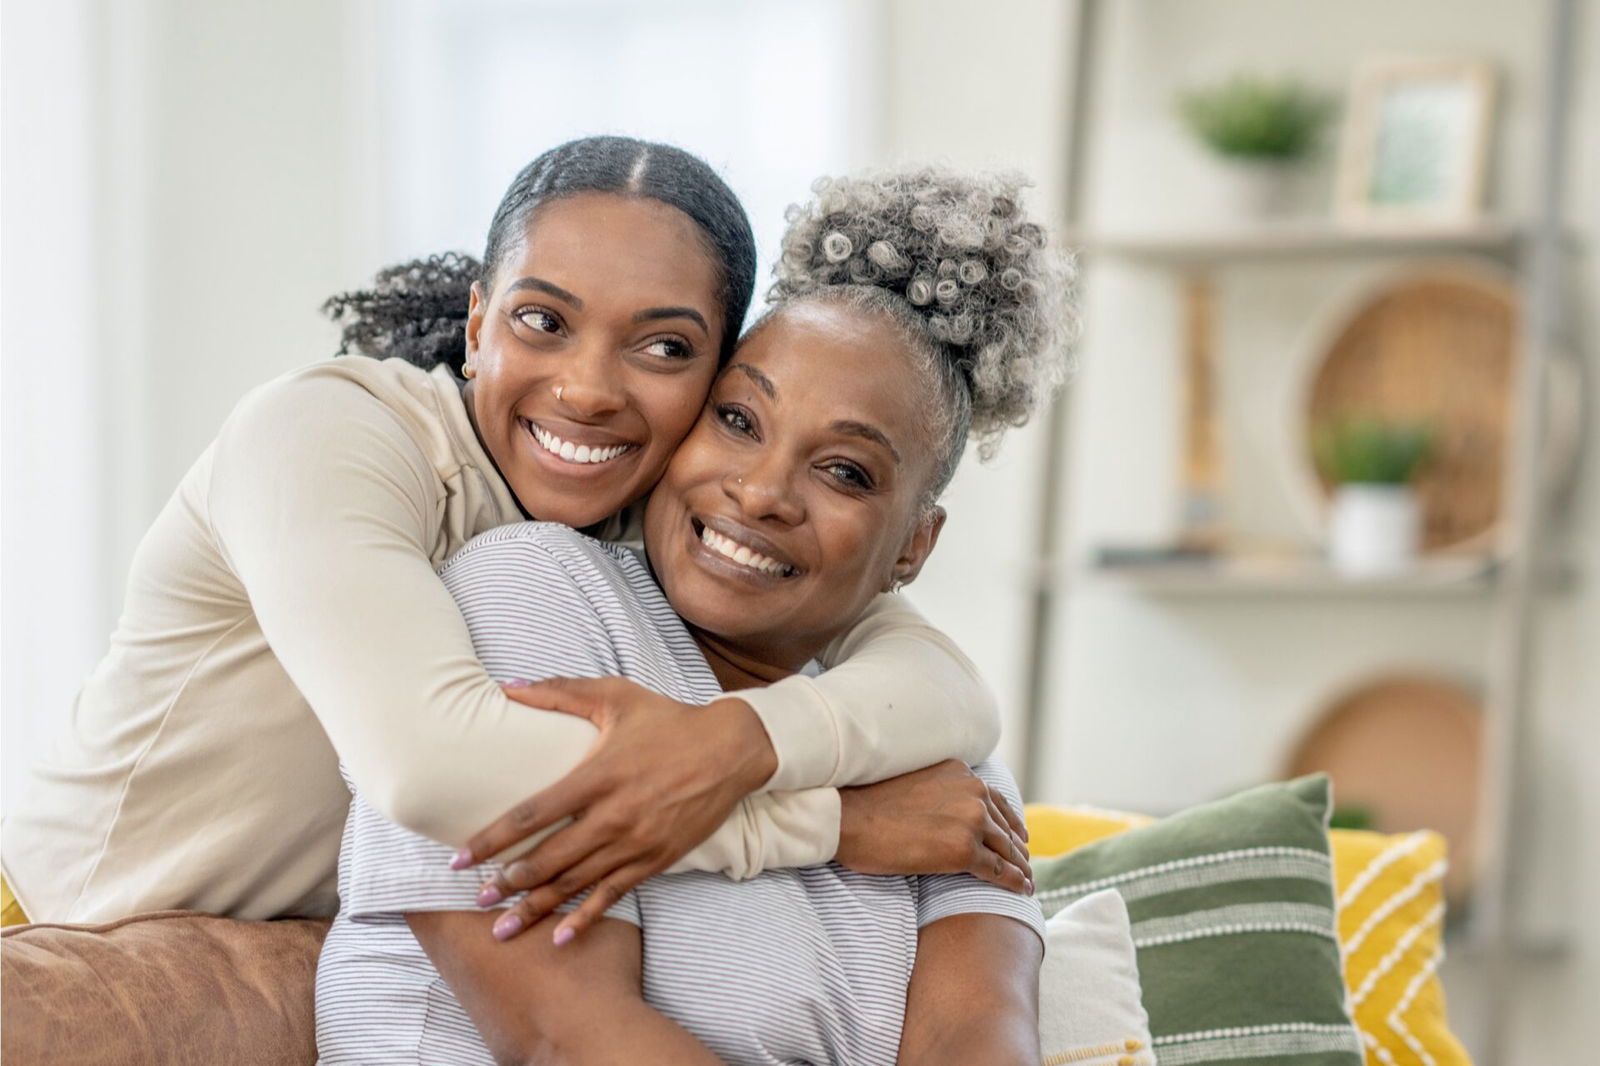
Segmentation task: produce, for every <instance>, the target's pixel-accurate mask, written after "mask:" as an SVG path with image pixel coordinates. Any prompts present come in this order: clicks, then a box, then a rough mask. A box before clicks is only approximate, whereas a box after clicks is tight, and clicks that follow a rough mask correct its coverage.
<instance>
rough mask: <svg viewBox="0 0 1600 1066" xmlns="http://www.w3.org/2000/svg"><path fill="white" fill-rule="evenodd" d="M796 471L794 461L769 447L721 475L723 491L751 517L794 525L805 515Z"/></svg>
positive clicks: (747, 516)
mask: <svg viewBox="0 0 1600 1066" xmlns="http://www.w3.org/2000/svg"><path fill="white" fill-rule="evenodd" d="M796 475H797V470H796V464H795V463H793V462H791V461H789V460H788V459H786V458H785V457H784V456H782V455H779V454H776V453H775V452H773V451H772V450H770V449H768V450H764V452H763V454H761V455H758V456H754V457H752V458H751V460H750V461H749V462H744V463H739V464H737V465H736V466H734V467H733V468H731V469H730V470H729V471H728V473H727V474H726V475H725V476H724V477H723V479H722V491H723V492H725V493H726V494H727V495H728V498H729V499H731V500H733V501H734V502H735V503H736V504H738V506H739V510H740V512H741V513H743V515H744V516H745V517H746V518H748V519H750V520H751V521H762V520H766V521H774V522H780V523H782V524H784V525H786V526H796V525H799V524H800V523H801V522H803V521H805V516H806V509H805V500H804V496H803V495H802V494H801V492H800V491H799V485H798V483H797V476H796Z"/></svg>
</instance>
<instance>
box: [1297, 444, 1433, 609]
mask: <svg viewBox="0 0 1600 1066" xmlns="http://www.w3.org/2000/svg"><path fill="white" fill-rule="evenodd" d="M1432 440H1433V434H1432V432H1431V431H1430V429H1429V428H1428V427H1427V426H1425V425H1422V424H1420V423H1416V422H1393V421H1384V420H1382V419H1377V418H1348V419H1343V420H1340V421H1337V422H1334V423H1331V424H1329V425H1326V426H1324V427H1323V428H1322V429H1321V430H1320V431H1319V432H1318V433H1317V434H1316V436H1315V438H1314V442H1315V444H1314V447H1315V452H1316V459H1317V466H1318V468H1319V469H1320V470H1321V472H1322V476H1323V477H1324V478H1326V479H1327V480H1328V481H1330V482H1333V483H1334V484H1335V485H1337V486H1338V488H1337V489H1336V490H1335V492H1334V496H1333V505H1332V508H1331V510H1330V512H1329V516H1328V559H1329V562H1330V563H1332V565H1333V567H1334V569H1335V570H1338V571H1340V572H1341V573H1345V574H1349V575H1350V576H1352V577H1379V576H1383V575H1389V574H1395V573H1400V572H1403V571H1405V570H1406V569H1408V568H1409V567H1410V566H1411V565H1412V564H1413V563H1414V562H1415V561H1416V558H1417V547H1418V545H1419V543H1420V542H1421V535H1422V509H1421V506H1420V505H1419V503H1418V501H1417V494H1416V492H1415V490H1414V489H1413V488H1412V487H1411V481H1412V479H1413V478H1414V477H1415V476H1416V474H1417V471H1418V470H1419V469H1421V467H1422V464H1423V463H1424V462H1426V460H1427V458H1428V453H1429V451H1430V450H1431V449H1432Z"/></svg>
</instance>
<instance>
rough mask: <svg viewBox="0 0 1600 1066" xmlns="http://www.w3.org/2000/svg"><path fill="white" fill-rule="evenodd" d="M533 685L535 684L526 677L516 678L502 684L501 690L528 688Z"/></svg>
mask: <svg viewBox="0 0 1600 1066" xmlns="http://www.w3.org/2000/svg"><path fill="white" fill-rule="evenodd" d="M531 684H533V682H532V681H529V680H528V679H527V678H525V677H514V678H512V679H511V680H510V681H502V682H500V687H501V688H527V687H528V686H529V685H531Z"/></svg>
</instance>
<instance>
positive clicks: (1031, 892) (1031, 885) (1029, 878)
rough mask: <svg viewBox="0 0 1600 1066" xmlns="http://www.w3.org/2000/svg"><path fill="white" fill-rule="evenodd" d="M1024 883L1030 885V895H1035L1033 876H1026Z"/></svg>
mask: <svg viewBox="0 0 1600 1066" xmlns="http://www.w3.org/2000/svg"><path fill="white" fill-rule="evenodd" d="M1022 883H1023V884H1025V885H1027V886H1028V895H1030V896H1031V895H1033V878H1031V877H1028V878H1024V879H1023V882H1022Z"/></svg>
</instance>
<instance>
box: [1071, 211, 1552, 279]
mask: <svg viewBox="0 0 1600 1066" xmlns="http://www.w3.org/2000/svg"><path fill="white" fill-rule="evenodd" d="M1529 236H1530V231H1529V230H1528V229H1527V227H1525V226H1519V225H1517V224H1516V223H1514V222H1512V221H1510V220H1508V219H1484V220H1481V221H1478V222H1476V223H1473V224H1472V225H1470V226H1463V227H1452V228H1450V229H1433V228H1426V229H1417V228H1406V229H1395V228H1388V229H1353V228H1351V227H1349V226H1342V225H1339V224H1338V223H1335V222H1332V221H1323V220H1320V219H1317V220H1306V221H1298V220H1297V221H1291V222H1281V223H1273V224H1267V223H1263V224H1261V225H1258V226H1255V227H1251V228H1248V229H1212V230H1195V231H1192V232H1188V233H1172V232H1160V233H1155V232H1152V233H1138V232H1121V233H1119V232H1116V231H1109V232H1096V231H1094V230H1085V231H1083V232H1081V233H1078V234H1068V236H1067V243H1068V247H1071V248H1075V249H1077V250H1078V252H1079V253H1080V254H1081V255H1083V256H1085V257H1087V258H1091V259H1102V258H1115V259H1123V260H1129V261H1135V262H1142V263H1145V264H1148V265H1151V266H1164V267H1178V268H1187V269H1208V268H1213V267H1216V266H1219V265H1222V264H1226V263H1243V262H1253V261H1260V260H1268V259H1295V258H1314V257H1315V258H1325V257H1328V256H1376V255H1415V254H1419V253H1438V254H1450V253H1464V252H1476V253H1479V254H1483V255H1493V256H1510V255H1512V254H1514V253H1516V252H1517V251H1519V250H1520V249H1522V248H1523V247H1525V246H1526V244H1527V241H1528V238H1529Z"/></svg>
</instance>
